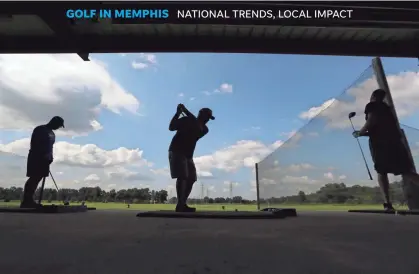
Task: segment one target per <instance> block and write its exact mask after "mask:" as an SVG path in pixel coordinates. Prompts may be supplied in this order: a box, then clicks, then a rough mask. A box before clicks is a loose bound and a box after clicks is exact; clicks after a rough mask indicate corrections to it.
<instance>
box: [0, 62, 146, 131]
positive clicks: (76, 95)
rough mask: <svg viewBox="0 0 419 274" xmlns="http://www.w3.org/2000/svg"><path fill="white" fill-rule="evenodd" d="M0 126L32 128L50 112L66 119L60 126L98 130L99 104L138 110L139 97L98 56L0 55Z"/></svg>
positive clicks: (113, 107) (130, 110)
mask: <svg viewBox="0 0 419 274" xmlns="http://www.w3.org/2000/svg"><path fill="white" fill-rule="evenodd" d="M0 94H1V98H2V99H1V101H0V130H1V129H9V130H32V129H33V128H34V127H35V126H37V125H40V124H45V123H47V122H48V121H49V120H50V119H51V118H52V117H53V116H55V115H60V116H62V117H63V118H64V119H65V125H66V129H65V130H64V131H62V132H64V133H67V134H70V135H77V134H81V135H83V134H86V133H88V132H90V131H95V130H100V129H101V128H102V126H101V125H100V122H99V121H98V116H99V113H100V111H101V110H103V109H107V110H109V111H111V112H114V113H116V114H120V113H121V111H128V112H130V113H133V114H137V111H138V109H139V106H140V102H139V101H138V100H137V98H135V97H134V96H133V95H132V94H131V93H129V92H128V91H126V90H125V89H124V88H123V87H122V86H121V85H120V84H119V83H118V82H116V81H115V80H114V79H113V78H112V76H111V75H110V74H109V72H108V71H107V69H106V66H104V65H103V64H102V63H100V62H99V61H95V60H92V61H90V62H84V61H83V60H81V59H80V57H78V56H77V55H75V54H66V55H61V54H57V55H53V54H50V55H43V54H37V55H20V54H13V55H7V54H6V55H0Z"/></svg>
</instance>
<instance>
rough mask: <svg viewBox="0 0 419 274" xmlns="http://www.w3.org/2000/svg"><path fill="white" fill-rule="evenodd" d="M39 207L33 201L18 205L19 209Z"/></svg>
mask: <svg viewBox="0 0 419 274" xmlns="http://www.w3.org/2000/svg"><path fill="white" fill-rule="evenodd" d="M41 206H42V205H40V204H38V203H37V202H35V201H34V200H32V201H22V203H21V204H20V208H39V207H41Z"/></svg>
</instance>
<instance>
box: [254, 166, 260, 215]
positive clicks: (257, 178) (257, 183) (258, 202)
mask: <svg viewBox="0 0 419 274" xmlns="http://www.w3.org/2000/svg"><path fill="white" fill-rule="evenodd" d="M255 171H256V204H257V209H258V210H260V198H259V167H258V163H256V164H255Z"/></svg>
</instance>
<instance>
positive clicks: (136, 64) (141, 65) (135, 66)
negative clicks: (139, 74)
mask: <svg viewBox="0 0 419 274" xmlns="http://www.w3.org/2000/svg"><path fill="white" fill-rule="evenodd" d="M131 66H132V68H133V69H146V68H148V66H149V65H148V64H147V63H143V62H137V61H132V63H131Z"/></svg>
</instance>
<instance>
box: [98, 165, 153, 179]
mask: <svg viewBox="0 0 419 274" xmlns="http://www.w3.org/2000/svg"><path fill="white" fill-rule="evenodd" d="M106 174H107V175H108V177H109V178H110V179H111V180H120V181H152V180H153V178H151V177H150V176H149V175H146V174H144V173H140V172H135V171H131V170H128V169H126V168H124V167H123V166H117V167H116V168H115V170H112V171H109V172H106Z"/></svg>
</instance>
